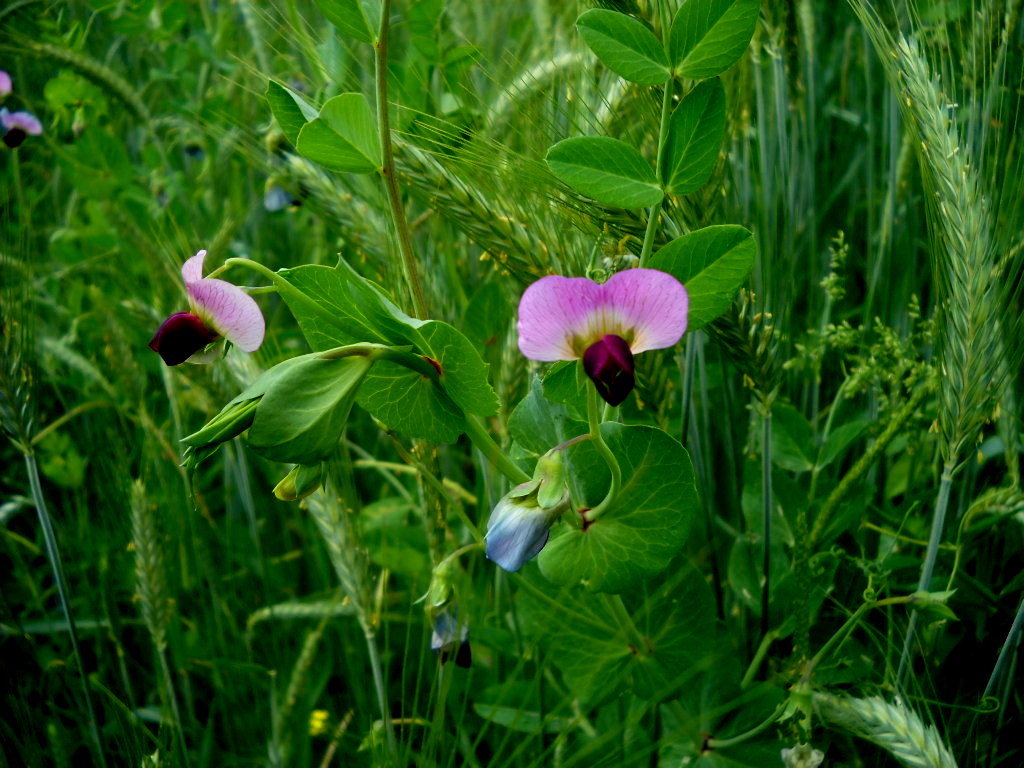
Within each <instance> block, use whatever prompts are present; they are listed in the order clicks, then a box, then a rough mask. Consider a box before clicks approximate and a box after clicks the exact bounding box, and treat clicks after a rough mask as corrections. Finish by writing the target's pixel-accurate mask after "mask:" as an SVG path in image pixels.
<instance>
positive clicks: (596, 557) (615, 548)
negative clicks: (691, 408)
mask: <svg viewBox="0 0 1024 768" xmlns="http://www.w3.org/2000/svg"><path fill="white" fill-rule="evenodd" d="M602 434H604V436H605V439H606V440H607V441H608V446H609V447H610V448H611V450H612V452H613V453H614V454H615V456H616V458H617V459H618V460H619V465H620V467H621V468H622V477H623V481H622V487H621V488H620V489H619V493H618V495H616V497H615V499H614V500H613V501H612V502H611V504H610V505H609V507H608V508H607V510H606V511H605V513H604V514H603V515H602V516H601V517H600V518H598V519H597V520H595V521H593V522H592V523H590V525H589V526H587V528H586V530H583V529H582V528H576V527H572V526H568V525H563V526H560V527H559V530H558V531H557V532H552V536H551V541H549V542H548V545H547V546H546V547H545V548H544V549H543V550H542V551H541V553H540V556H539V558H538V563H539V565H540V569H541V572H542V573H543V574H544V576H545V577H546V578H548V579H550V580H551V581H553V582H555V583H557V584H567V585H568V584H583V585H584V586H585V587H586V588H587V589H589V590H591V591H594V592H621V591H623V590H625V589H626V588H627V587H629V586H630V585H631V584H633V583H634V582H636V581H637V580H639V579H641V578H644V577H646V576H654V575H656V574H658V573H661V572H662V571H663V570H664V569H665V568H666V567H667V566H668V564H669V561H670V560H671V559H672V558H673V557H675V556H676V555H677V554H679V552H680V550H681V549H682V547H683V544H684V543H685V541H686V539H687V536H688V535H689V532H690V529H691V526H692V524H693V523H694V521H695V520H697V518H698V514H699V507H700V500H699V498H698V496H697V485H696V481H695V480H694V474H693V464H691V462H690V456H689V454H687V452H686V449H685V448H683V446H681V445H680V444H679V443H678V442H676V441H675V440H674V439H672V438H671V437H669V436H668V435H667V434H665V433H664V432H662V431H661V430H659V429H653V428H651V427H640V426H635V427H625V426H622V425H621V424H616V423H607V424H604V425H603V426H602ZM570 450H571V451H572V453H570V458H571V460H572V464H573V468H574V470H575V471H576V472H579V471H580V467H581V466H583V465H584V464H586V463H587V462H584V461H579V460H578V458H577V454H579V453H581V452H593V447H592V446H590V445H588V444H586V443H583V444H581V445H580V446H578V447H575V448H573V449H570ZM597 474H599V473H596V472H594V471H590V472H588V473H587V478H586V479H588V480H589V479H596V478H595V475H597ZM601 479H602V480H603V481H604V482H602V483H600V484H598V483H595V482H591V483H589V487H588V488H587V495H586V499H585V501H586V503H587V504H589V505H591V506H596V505H597V504H598V503H599V502H600V501H601V499H602V498H603V496H604V493H605V492H606V491H607V488H608V479H607V474H605V475H604V477H603V478H601Z"/></svg>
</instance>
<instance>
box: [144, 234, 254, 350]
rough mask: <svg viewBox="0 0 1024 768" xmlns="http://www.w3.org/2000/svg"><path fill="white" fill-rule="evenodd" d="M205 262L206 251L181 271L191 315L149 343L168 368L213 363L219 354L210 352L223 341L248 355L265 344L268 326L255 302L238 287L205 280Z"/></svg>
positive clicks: (176, 319)
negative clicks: (211, 347)
mask: <svg viewBox="0 0 1024 768" xmlns="http://www.w3.org/2000/svg"><path fill="white" fill-rule="evenodd" d="M205 258H206V251H199V252H198V253H197V254H196V255H195V256H193V257H192V258H191V259H189V260H188V261H186V262H185V264H184V265H183V266H182V268H181V276H182V277H183V278H185V289H186V291H187V292H188V303H189V311H188V312H176V313H175V314H173V315H171V316H170V317H169V318H167V319H166V320H164V322H163V324H162V325H161V326H160V327H159V328H158V329H157V332H156V334H155V335H154V336H153V338H152V339H151V340H150V342H149V348H150V349H152V350H153V351H154V352H156V353H157V354H158V355H160V357H162V358H163V360H164V362H165V363H166V364H167V365H179V364H181V363H183V362H185V361H186V360H191V361H192V362H194V363H208V362H211V361H212V360H213V359H214V358H215V357H216V351H215V350H206V348H207V346H209V345H210V344H212V343H213V342H215V341H217V340H218V339H219V338H221V337H223V338H225V339H227V340H228V341H230V342H231V343H232V344H234V345H235V346H237V347H239V348H241V349H243V350H245V351H246V352H255V351H256V350H257V349H259V347H260V344H262V343H263V334H264V333H265V331H266V325H265V323H264V321H263V313H262V312H260V308H259V305H258V304H257V303H256V301H255V299H253V297H252V296H250V295H249V294H248V293H246V292H245V291H243V290H242V289H241V288H239V287H238V286H237V285H232V284H231V283H229V282H226V281H224V280H216V279H213V278H209V277H203V259H205ZM203 350H206V351H203Z"/></svg>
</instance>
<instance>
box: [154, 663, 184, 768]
mask: <svg viewBox="0 0 1024 768" xmlns="http://www.w3.org/2000/svg"><path fill="white" fill-rule="evenodd" d="M156 651H157V656H159V657H160V671H161V673H162V674H163V678H164V687H166V688H167V698H168V700H169V701H170V703H171V714H172V716H173V717H174V730H175V731H177V733H178V748H179V749H180V750H181V761H182V763H183V764H184V765H185V768H189V759H188V746H187V745H186V744H185V729H184V728H183V727H182V725H181V710H180V709H179V708H178V694H177V693H176V692H175V688H174V680H173V679H172V677H171V667H170V665H169V664H168V663H167V649H166V648H159V647H158V648H157V649H156Z"/></svg>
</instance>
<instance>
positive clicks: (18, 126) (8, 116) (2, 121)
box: [0, 107, 43, 149]
mask: <svg viewBox="0 0 1024 768" xmlns="http://www.w3.org/2000/svg"><path fill="white" fill-rule="evenodd" d="M0 125H2V126H3V128H4V136H3V141H4V144H6V145H7V146H8V147H10V148H11V149H14V148H15V147H19V146H21V142H23V141H24V140H25V137H26V136H38V135H39V134H41V133H42V132H43V125H42V123H40V122H39V119H38V118H37V117H36V116H35V115H33V114H31V113H30V112H8V111H7V109H6V107H3V108H0Z"/></svg>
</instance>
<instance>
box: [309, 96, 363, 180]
mask: <svg viewBox="0 0 1024 768" xmlns="http://www.w3.org/2000/svg"><path fill="white" fill-rule="evenodd" d="M295 149H296V150H297V151H298V152H299V154H300V155H302V156H303V157H305V158H306V159H308V160H312V161H313V162H314V163H319V164H320V165H322V166H323V167H324V168H327V169H328V170H331V171H342V172H345V173H373V172H374V171H378V170H380V168H381V166H382V165H383V160H382V155H381V148H380V136H379V135H378V132H377V120H376V118H375V117H374V116H373V112H372V111H371V109H370V105H369V103H368V102H367V101H366V97H365V96H363V95H362V94H361V93H343V94H341V95H340V96H335V97H334V98H333V99H331V100H330V101H328V102H327V103H326V104H324V105H323V107H321V108H320V115H319V117H317V118H316V119H315V120H313V121H311V122H308V123H306V124H305V125H304V126H303V127H302V129H301V130H300V131H299V135H298V139H297V140H296V142H295Z"/></svg>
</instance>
